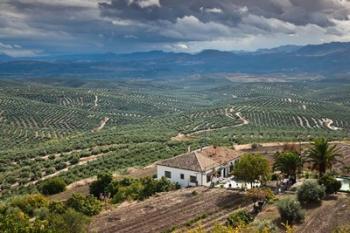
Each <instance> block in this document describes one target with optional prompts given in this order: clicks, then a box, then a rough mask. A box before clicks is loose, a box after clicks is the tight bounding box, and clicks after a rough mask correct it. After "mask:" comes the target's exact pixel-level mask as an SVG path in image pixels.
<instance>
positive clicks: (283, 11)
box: [100, 0, 350, 27]
mask: <svg viewBox="0 0 350 233" xmlns="http://www.w3.org/2000/svg"><path fill="white" fill-rule="evenodd" d="M140 1H142V2H144V1H153V0H132V1H131V0H111V1H110V2H109V3H101V4H100V8H101V12H102V15H104V16H109V17H113V16H115V17H120V18H129V19H134V20H148V21H157V20H167V21H170V22H175V21H176V20H177V19H178V18H183V17H185V16H195V17H196V18H198V19H199V20H201V21H202V22H209V21H214V22H220V23H222V24H225V25H229V26H234V25H236V24H237V23H239V22H240V21H241V18H242V17H243V16H244V13H246V12H242V11H241V9H242V8H244V7H246V8H247V9H248V11H249V13H250V14H254V15H257V16H262V17H265V18H276V19H279V20H282V21H286V22H288V23H293V24H296V25H307V24H315V25H318V26H321V27H327V26H332V25H334V23H333V22H332V19H338V20H347V19H348V15H349V14H350V4H349V2H348V1H347V0H264V1H262V0H244V1H242V0H210V1H207V0H177V1H173V0H159V5H158V4H157V5H154V4H150V5H149V7H142V6H140ZM157 2H158V1H157ZM203 9H206V10H203ZM213 9H215V10H213ZM214 11H215V12H216V13H217V12H220V13H221V14H213V13H214Z"/></svg>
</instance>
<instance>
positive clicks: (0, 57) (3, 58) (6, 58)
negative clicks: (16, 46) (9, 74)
mask: <svg viewBox="0 0 350 233" xmlns="http://www.w3.org/2000/svg"><path fill="white" fill-rule="evenodd" d="M10 60H13V58H11V57H10V56H7V55H5V54H0V62H4V61H10Z"/></svg>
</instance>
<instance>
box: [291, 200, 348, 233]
mask: <svg viewBox="0 0 350 233" xmlns="http://www.w3.org/2000/svg"><path fill="white" fill-rule="evenodd" d="M337 197H338V198H337V199H336V200H332V199H331V200H326V201H323V203H322V206H320V207H319V208H315V209H310V210H308V211H307V214H306V218H305V222H304V223H303V224H302V225H300V226H297V227H296V232H298V233H329V232H332V231H334V230H335V229H336V228H337V227H340V226H343V225H346V224H349V223H350V199H349V195H347V194H338V195H337Z"/></svg>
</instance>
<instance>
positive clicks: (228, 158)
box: [157, 146, 240, 187]
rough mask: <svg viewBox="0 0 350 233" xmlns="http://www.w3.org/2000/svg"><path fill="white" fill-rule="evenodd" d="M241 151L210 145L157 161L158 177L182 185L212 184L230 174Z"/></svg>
mask: <svg viewBox="0 0 350 233" xmlns="http://www.w3.org/2000/svg"><path fill="white" fill-rule="evenodd" d="M239 157H240V152H239V151H236V150H232V149H228V148H224V147H215V146H209V147H204V148H201V149H198V150H195V151H191V152H188V153H185V154H182V155H178V156H176V157H173V158H170V159H167V160H163V161H161V162H159V163H157V177H158V178H160V177H163V176H164V177H166V178H168V179H170V180H171V181H172V182H177V183H179V184H180V185H181V186H182V187H188V186H197V185H203V186H210V185H211V183H212V182H214V181H216V180H217V179H220V178H224V177H227V176H229V174H230V173H231V171H232V169H233V165H234V163H235V162H236V161H237V160H238V159H239Z"/></svg>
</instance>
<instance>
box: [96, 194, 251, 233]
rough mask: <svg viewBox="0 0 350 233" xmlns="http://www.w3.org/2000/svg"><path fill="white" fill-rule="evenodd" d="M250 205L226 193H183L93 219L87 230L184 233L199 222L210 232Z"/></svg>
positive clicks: (124, 207)
mask: <svg viewBox="0 0 350 233" xmlns="http://www.w3.org/2000/svg"><path fill="white" fill-rule="evenodd" d="M251 203H252V201H251V200H249V199H248V198H247V197H245V196H244V195H243V194H239V193H236V192H232V191H228V190H225V189H208V188H204V187H197V188H190V189H182V190H177V191H175V192H169V193H162V194H159V195H158V196H157V197H151V198H150V199H147V200H145V201H143V202H137V203H130V204H129V203H126V204H125V206H119V207H116V208H115V209H113V210H110V211H108V212H106V213H105V214H100V215H98V216H96V218H94V220H93V222H92V224H91V227H90V229H91V232H106V233H109V232H130V233H131V232H144V233H147V232H150V233H151V232H185V230H188V229H191V227H194V226H196V225H197V224H198V223H199V222H201V221H203V222H205V225H203V227H204V228H205V229H210V228H211V227H212V226H213V225H214V224H216V223H221V222H225V221H226V218H227V217H228V215H229V214H230V213H232V212H233V211H234V210H236V209H238V208H242V207H245V206H248V205H249V204H251ZM178 213H181V214H180V215H179V214H178Z"/></svg>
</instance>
